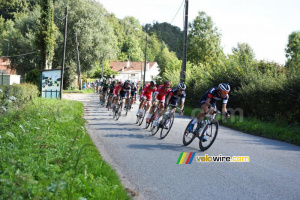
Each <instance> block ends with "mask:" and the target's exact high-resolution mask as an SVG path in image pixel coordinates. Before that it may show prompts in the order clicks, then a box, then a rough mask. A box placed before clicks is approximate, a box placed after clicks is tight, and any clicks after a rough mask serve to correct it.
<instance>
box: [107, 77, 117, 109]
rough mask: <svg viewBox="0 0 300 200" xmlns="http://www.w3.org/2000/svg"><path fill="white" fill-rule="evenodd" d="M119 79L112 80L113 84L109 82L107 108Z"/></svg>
mask: <svg viewBox="0 0 300 200" xmlns="http://www.w3.org/2000/svg"><path fill="white" fill-rule="evenodd" d="M116 83H117V81H115V80H113V81H112V82H111V84H109V86H108V89H109V95H108V99H107V104H106V108H108V102H109V101H110V99H111V98H112V97H113V96H114V88H115V85H116Z"/></svg>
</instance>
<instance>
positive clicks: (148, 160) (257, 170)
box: [64, 94, 300, 200]
mask: <svg viewBox="0 0 300 200" xmlns="http://www.w3.org/2000/svg"><path fill="white" fill-rule="evenodd" d="M64 98H67V99H73V100H78V101H81V102H83V103H84V105H85V106H84V118H85V119H86V120H87V122H88V123H87V124H86V128H87V130H88V132H89V134H90V135H91V138H92V139H93V141H94V143H95V145H96V146H97V147H98V149H99V152H100V154H101V155H102V157H103V159H104V160H106V161H107V162H108V163H109V164H110V165H111V166H112V167H113V168H114V169H115V170H116V171H117V173H118V174H119V176H120V179H121V180H122V183H123V184H124V185H125V187H126V188H128V189H129V190H130V191H131V192H132V193H133V194H134V195H135V199H164V200H165V199H172V200H174V199H222V200H224V199H251V200H252V199H300V170H299V167H300V147H298V146H295V145H291V144H287V143H284V142H279V141H275V140H270V139H266V138H261V137H257V136H253V135H249V134H246V133H242V132H239V131H235V130H232V129H229V128H225V127H220V129H219V134H218V137H217V139H216V141H215V143H214V144H213V145H212V147H211V148H210V149H208V150H207V151H205V152H202V151H200V150H199V142H198V141H199V140H198V139H197V138H196V139H195V140H194V141H193V142H192V143H191V144H190V145H189V146H188V147H185V146H183V145H182V135H183V132H184V129H185V127H186V125H187V124H188V122H189V120H190V118H189V117H186V116H183V117H179V116H176V118H175V123H174V125H173V127H172V130H171V132H170V133H169V135H168V136H167V137H166V138H165V139H163V140H161V139H159V136H158V134H157V135H155V136H150V132H149V130H145V129H144V126H145V122H143V124H142V126H137V125H136V124H135V123H134V122H135V120H136V117H135V113H136V111H137V106H138V104H135V105H134V109H133V110H132V111H130V113H129V114H128V116H127V117H125V116H121V117H120V119H119V120H118V121H115V120H113V119H112V113H111V112H108V111H107V109H106V108H104V107H101V106H100V104H99V102H98V95H97V94H65V95H64ZM182 152H188V153H189V152H195V158H194V159H193V161H192V163H191V164H176V162H177V160H178V158H179V156H180V154H181V153H182ZM205 154H207V155H208V156H219V155H220V154H221V155H222V156H231V157H232V156H249V158H250V162H197V161H196V156H205Z"/></svg>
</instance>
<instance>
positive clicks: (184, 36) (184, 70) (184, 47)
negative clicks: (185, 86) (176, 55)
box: [180, 0, 189, 83]
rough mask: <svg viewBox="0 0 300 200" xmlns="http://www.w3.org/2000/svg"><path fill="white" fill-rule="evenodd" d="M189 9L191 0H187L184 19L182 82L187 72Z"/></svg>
mask: <svg viewBox="0 0 300 200" xmlns="http://www.w3.org/2000/svg"><path fill="white" fill-rule="evenodd" d="M188 10H189V0H185V21H184V33H183V42H184V44H183V59H182V65H181V72H180V83H183V82H185V73H186V57H187V56H186V54H187V29H188Z"/></svg>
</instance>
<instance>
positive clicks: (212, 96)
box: [189, 83, 230, 142]
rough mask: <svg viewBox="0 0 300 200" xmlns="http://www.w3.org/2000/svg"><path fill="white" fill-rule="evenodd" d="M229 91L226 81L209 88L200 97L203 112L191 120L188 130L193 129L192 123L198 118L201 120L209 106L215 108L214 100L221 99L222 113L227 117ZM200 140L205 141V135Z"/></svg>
mask: <svg viewBox="0 0 300 200" xmlns="http://www.w3.org/2000/svg"><path fill="white" fill-rule="evenodd" d="M229 92H230V86H229V85H228V84H227V83H220V84H219V86H218V87H213V88H210V89H209V90H208V91H207V92H206V93H205V94H204V95H203V96H202V97H201V101H200V104H201V108H202V110H203V112H200V113H199V114H198V115H197V117H196V118H195V119H194V120H193V122H192V123H191V124H190V126H189V131H190V132H191V131H193V128H194V125H195V124H196V123H197V122H198V120H202V118H203V117H204V116H205V113H207V111H208V109H209V108H214V109H216V101H220V100H221V101H222V103H223V104H222V113H223V114H224V115H226V118H229V117H230V115H229V113H228V112H227V108H226V106H227V102H228V99H229V95H228V93H229ZM202 141H203V142H205V141H207V139H206V137H205V135H203V137H202Z"/></svg>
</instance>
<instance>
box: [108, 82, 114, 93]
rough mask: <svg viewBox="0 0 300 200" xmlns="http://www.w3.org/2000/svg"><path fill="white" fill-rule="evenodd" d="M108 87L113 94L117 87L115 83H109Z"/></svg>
mask: <svg viewBox="0 0 300 200" xmlns="http://www.w3.org/2000/svg"><path fill="white" fill-rule="evenodd" d="M108 88H109V93H110V94H113V93H114V88H115V87H114V84H109V86H108Z"/></svg>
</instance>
